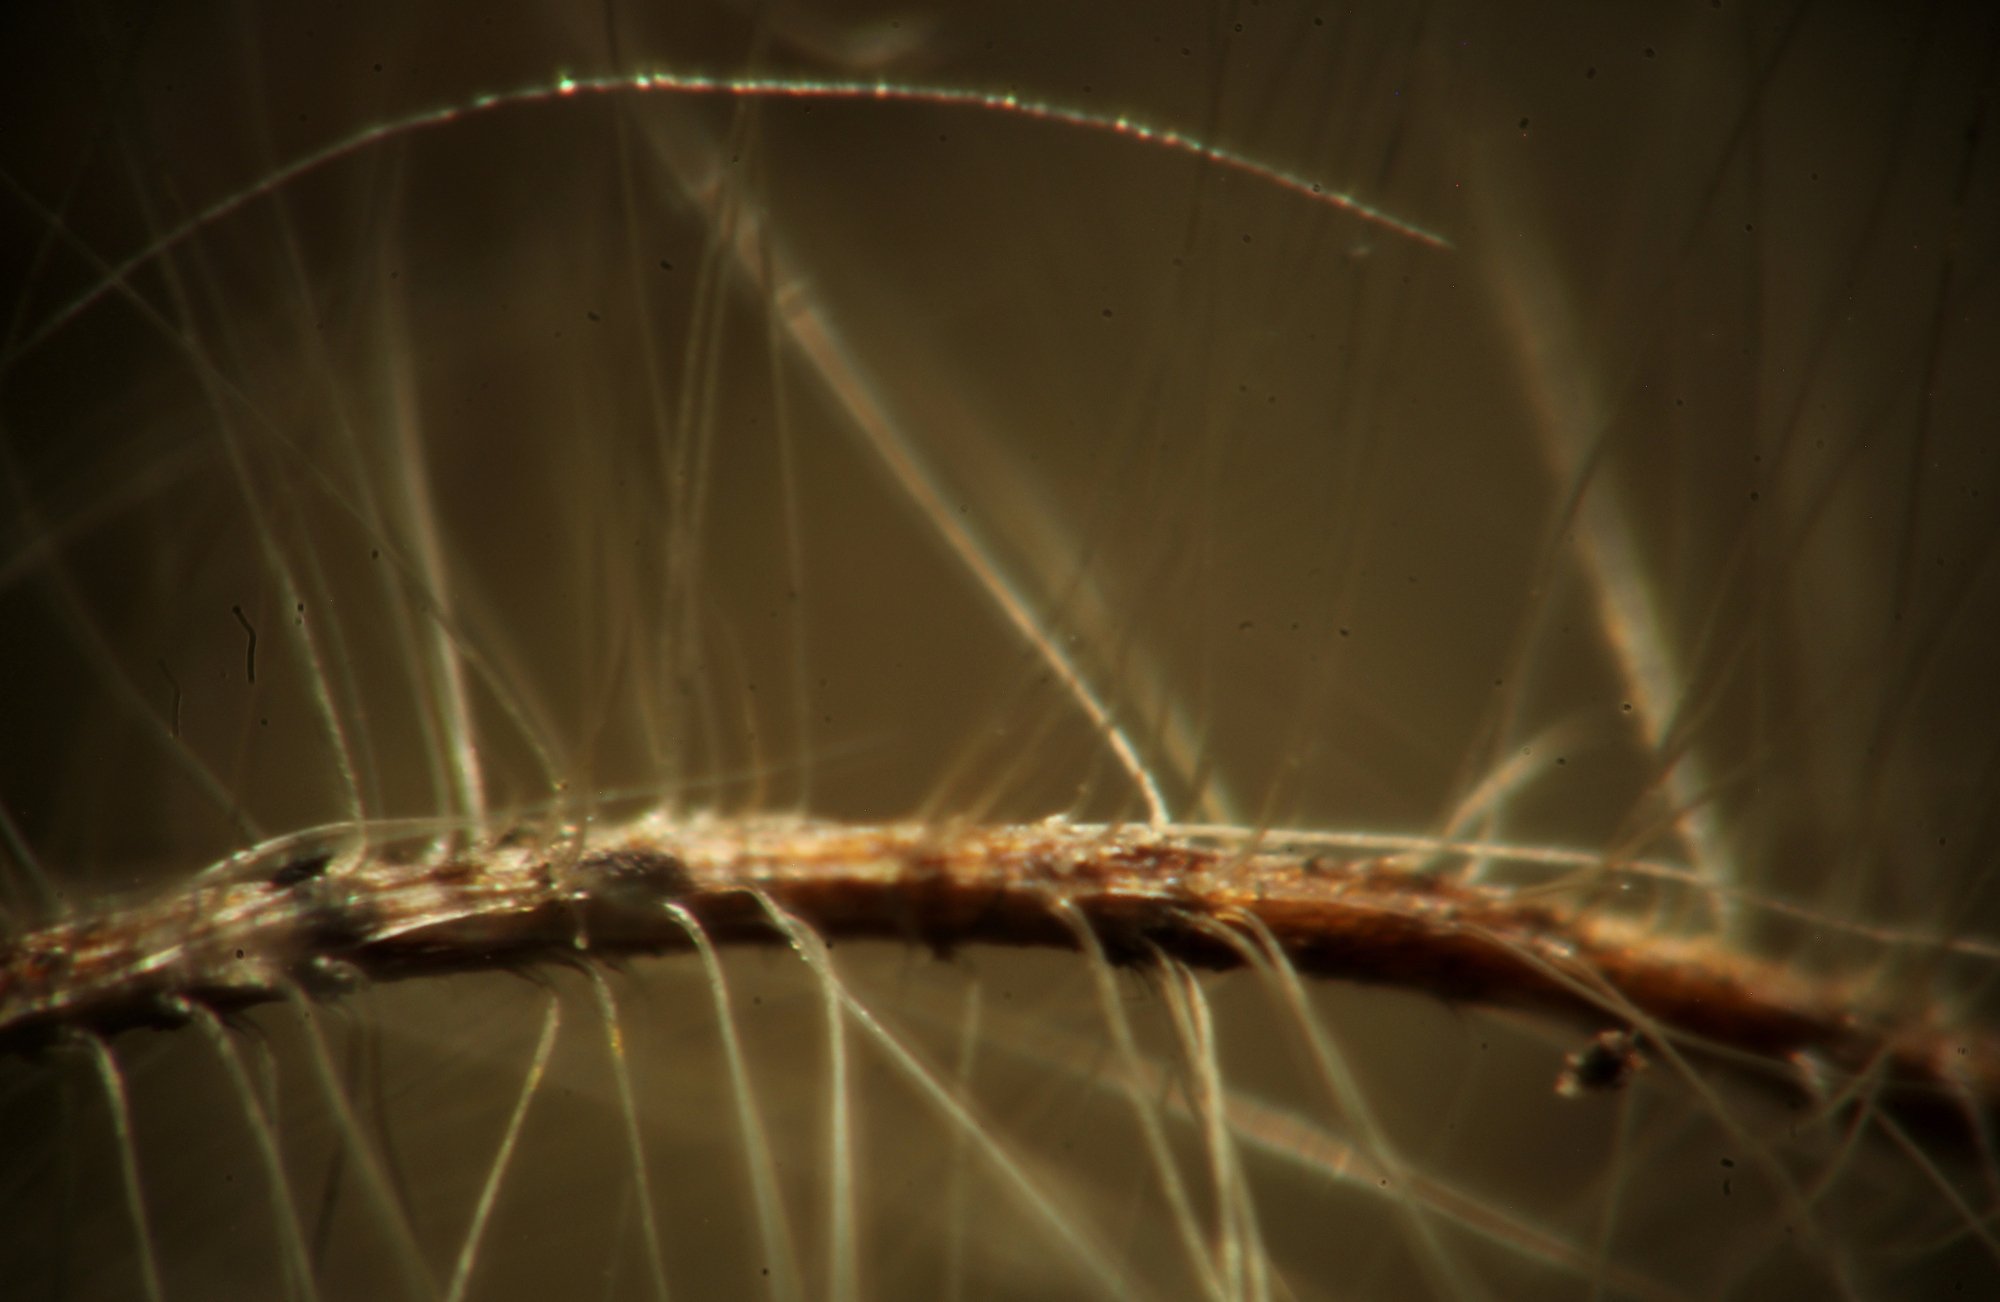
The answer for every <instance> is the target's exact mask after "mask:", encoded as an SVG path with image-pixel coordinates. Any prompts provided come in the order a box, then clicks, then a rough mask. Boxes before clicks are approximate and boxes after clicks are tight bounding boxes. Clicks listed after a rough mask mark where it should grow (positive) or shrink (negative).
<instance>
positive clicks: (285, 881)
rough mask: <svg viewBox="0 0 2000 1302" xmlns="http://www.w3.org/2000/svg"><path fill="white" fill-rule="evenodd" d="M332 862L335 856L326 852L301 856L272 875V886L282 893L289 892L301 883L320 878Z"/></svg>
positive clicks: (288, 862) (320, 851)
mask: <svg viewBox="0 0 2000 1302" xmlns="http://www.w3.org/2000/svg"><path fill="white" fill-rule="evenodd" d="M332 862H333V855H332V853H330V852H329V851H326V850H319V851H315V852H314V853H312V854H305V855H300V856H299V857H298V858H296V859H292V860H289V861H287V862H286V863H285V865H284V866H283V867H281V868H279V869H278V871H276V872H274V873H272V874H271V885H272V886H274V887H276V888H277V889H279V890H281V891H282V890H289V889H290V888H292V887H294V886H297V885H298V884H299V883H300V882H309V881H311V880H312V879H313V878H315V877H318V876H320V875H321V874H322V873H324V872H325V871H326V867H327V865H328V864H330V863H332Z"/></svg>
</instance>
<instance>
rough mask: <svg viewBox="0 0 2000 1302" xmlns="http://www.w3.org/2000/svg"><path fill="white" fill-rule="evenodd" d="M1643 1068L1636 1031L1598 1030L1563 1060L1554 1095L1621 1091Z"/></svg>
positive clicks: (1577, 1095) (1643, 1063) (1643, 1057)
mask: <svg viewBox="0 0 2000 1302" xmlns="http://www.w3.org/2000/svg"><path fill="white" fill-rule="evenodd" d="M1645 1066H1646V1059H1645V1055H1643V1054H1641V1053H1640V1052H1639V1035H1638V1032H1636V1031H1599V1032H1598V1033H1597V1035H1596V1037H1595V1038H1593V1039H1592V1040H1591V1042H1590V1043H1589V1044H1587V1045H1585V1046H1584V1047H1583V1048H1581V1049H1579V1050H1577V1051H1576V1052H1575V1053H1571V1054H1566V1055H1565V1056H1564V1057H1563V1069H1562V1071H1561V1073H1560V1074H1558V1075H1557V1076H1556V1093H1557V1094H1559V1095H1561V1096H1562V1097H1563V1098H1566V1099H1577V1098H1582V1097H1583V1096H1584V1095H1585V1094H1603V1093H1608V1092H1610V1091H1612V1090H1621V1089H1624V1088H1625V1087H1626V1086H1627V1085H1629V1084H1631V1082H1632V1078H1633V1077H1634V1076H1636V1075H1637V1074H1638V1073H1639V1072H1640V1071H1642V1070H1644V1068H1645Z"/></svg>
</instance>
